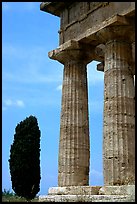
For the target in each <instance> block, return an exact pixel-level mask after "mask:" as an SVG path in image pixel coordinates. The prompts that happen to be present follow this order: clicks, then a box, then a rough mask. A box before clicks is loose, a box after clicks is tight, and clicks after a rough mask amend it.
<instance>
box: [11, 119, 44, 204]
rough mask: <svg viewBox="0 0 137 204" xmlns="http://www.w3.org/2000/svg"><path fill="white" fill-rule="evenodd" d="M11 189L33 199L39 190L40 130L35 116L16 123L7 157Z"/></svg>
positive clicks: (17, 193) (19, 194)
mask: <svg viewBox="0 0 137 204" xmlns="http://www.w3.org/2000/svg"><path fill="white" fill-rule="evenodd" d="M9 167H10V175H11V181H12V189H13V190H14V192H15V193H16V195H18V196H21V197H24V198H26V199H27V200H31V199H33V198H34V197H35V196H36V194H37V193H38V192H39V190H40V179H41V176H40V130H39V127H38V122H37V119H36V117H34V116H30V117H27V118H26V119H25V120H23V121H21V122H20V123H19V124H17V126H16V128H15V134H14V140H13V144H12V145H11V149H10V159H9Z"/></svg>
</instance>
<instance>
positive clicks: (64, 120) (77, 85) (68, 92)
mask: <svg viewBox="0 0 137 204" xmlns="http://www.w3.org/2000/svg"><path fill="white" fill-rule="evenodd" d="M70 52H71V53H72V54H73V55H75V51H70ZM89 157H90V149H89V120H88V90H87V67H86V65H85V64H84V63H83V62H82V61H79V59H77V58H76V59H75V60H71V59H70V60H69V61H67V62H65V64H64V79H63V90H62V111H61V125H60V143H59V167H58V185H59V186H73V185H76V186H77V185H81V186H83V185H88V182H89Z"/></svg>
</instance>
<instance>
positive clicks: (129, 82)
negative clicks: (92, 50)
mask: <svg viewBox="0 0 137 204" xmlns="http://www.w3.org/2000/svg"><path fill="white" fill-rule="evenodd" d="M130 31H131V29H130ZM123 32H124V34H125V35H123ZM105 34H106V36H105ZM98 36H99V35H98ZM131 37H133V35H132V36H131ZM101 38H102V39H103V38H104V41H105V59H104V130H103V165H104V184H105V185H124V184H134V182H135V89H134V78H133V68H132V65H133V63H132V49H131V38H130V37H129V36H128V27H127V30H126V26H125V27H122V26H121V27H120V26H115V27H111V28H107V29H105V30H104V31H103V32H101Z"/></svg>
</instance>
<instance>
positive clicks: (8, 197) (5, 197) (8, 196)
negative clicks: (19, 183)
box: [2, 189, 39, 202]
mask: <svg viewBox="0 0 137 204" xmlns="http://www.w3.org/2000/svg"><path fill="white" fill-rule="evenodd" d="M38 200H39V199H38V197H36V198H34V199H32V200H31V201H30V202H38ZM2 202H28V201H27V200H26V199H25V198H22V197H19V196H16V195H15V194H14V193H12V192H10V191H9V190H8V191H6V190H5V189H4V192H2Z"/></svg>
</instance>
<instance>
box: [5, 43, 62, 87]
mask: <svg viewBox="0 0 137 204" xmlns="http://www.w3.org/2000/svg"><path fill="white" fill-rule="evenodd" d="M47 52H48V51H47V50H45V48H43V47H40V46H35V47H31V48H30V47H24V48H23V47H19V46H12V45H10V44H7V45H6V44H5V45H3V47H2V57H3V71H2V78H3V80H6V81H10V82H18V83H29V84H30V83H53V82H61V81H62V76H63V74H62V69H61V64H60V63H58V62H57V63H56V69H54V67H53V61H52V60H51V61H50V59H49V61H47V60H46V58H45V55H46V54H47ZM7 59H8V61H7ZM5 62H6V65H5ZM7 63H8V64H7ZM18 64H19V66H18ZM45 67H46V68H45ZM58 67H59V68H58Z"/></svg>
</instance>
